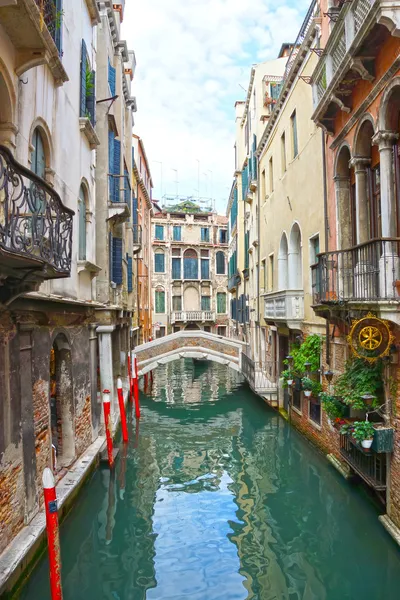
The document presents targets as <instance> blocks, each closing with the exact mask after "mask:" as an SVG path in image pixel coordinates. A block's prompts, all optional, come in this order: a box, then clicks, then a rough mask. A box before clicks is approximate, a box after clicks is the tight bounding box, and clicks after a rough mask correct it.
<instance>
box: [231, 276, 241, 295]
mask: <svg viewBox="0 0 400 600" xmlns="http://www.w3.org/2000/svg"><path fill="white" fill-rule="evenodd" d="M240 281H241V278H240V274H239V272H236V273H234V274H233V275H231V276H230V277H229V279H228V290H229V291H230V292H231V291H234V290H235V289H236V288H237V286H238V285H239V283H240Z"/></svg>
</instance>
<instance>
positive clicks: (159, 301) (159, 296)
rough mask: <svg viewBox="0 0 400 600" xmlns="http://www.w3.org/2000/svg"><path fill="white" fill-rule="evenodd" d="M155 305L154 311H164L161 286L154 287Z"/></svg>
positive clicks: (163, 296) (163, 294)
mask: <svg viewBox="0 0 400 600" xmlns="http://www.w3.org/2000/svg"><path fill="white" fill-rule="evenodd" d="M155 306H156V313H158V314H162V313H165V291H164V290H163V289H162V288H157V289H156V296H155Z"/></svg>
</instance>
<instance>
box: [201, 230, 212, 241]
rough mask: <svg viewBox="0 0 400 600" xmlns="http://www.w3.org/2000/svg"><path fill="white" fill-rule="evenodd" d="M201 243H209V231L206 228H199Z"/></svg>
mask: <svg viewBox="0 0 400 600" xmlns="http://www.w3.org/2000/svg"><path fill="white" fill-rule="evenodd" d="M201 241H202V242H209V241H210V230H209V228H208V227H202V228H201Z"/></svg>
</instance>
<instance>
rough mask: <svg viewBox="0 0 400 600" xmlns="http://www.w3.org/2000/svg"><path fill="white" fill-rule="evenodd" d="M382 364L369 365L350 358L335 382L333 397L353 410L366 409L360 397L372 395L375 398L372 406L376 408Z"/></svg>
mask: <svg viewBox="0 0 400 600" xmlns="http://www.w3.org/2000/svg"><path fill="white" fill-rule="evenodd" d="M382 375H383V363H382V361H381V360H378V361H377V362H375V363H373V364H370V363H368V362H367V361H365V360H363V359H362V358H352V359H350V360H349V361H347V363H346V368H345V371H344V373H342V375H339V377H338V378H337V380H336V382H335V386H334V387H335V395H336V396H339V397H340V398H342V400H343V402H345V403H346V404H349V405H351V406H352V407H353V408H355V409H360V410H363V409H365V408H366V406H365V403H364V401H363V400H362V396H364V395H365V394H373V395H374V396H376V397H377V399H376V401H374V404H373V406H378V405H379V401H378V396H379V395H380V394H381V393H382V390H383V379H382Z"/></svg>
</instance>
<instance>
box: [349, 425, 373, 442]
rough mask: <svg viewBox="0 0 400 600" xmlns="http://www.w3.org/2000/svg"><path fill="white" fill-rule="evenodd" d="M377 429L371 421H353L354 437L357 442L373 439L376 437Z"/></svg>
mask: <svg viewBox="0 0 400 600" xmlns="http://www.w3.org/2000/svg"><path fill="white" fill-rule="evenodd" d="M374 433H375V429H374V427H373V425H372V423H370V422H369V421H356V422H355V423H353V431H352V434H351V435H352V437H353V438H354V439H355V440H357V442H363V441H364V440H372V439H373V437H374Z"/></svg>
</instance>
